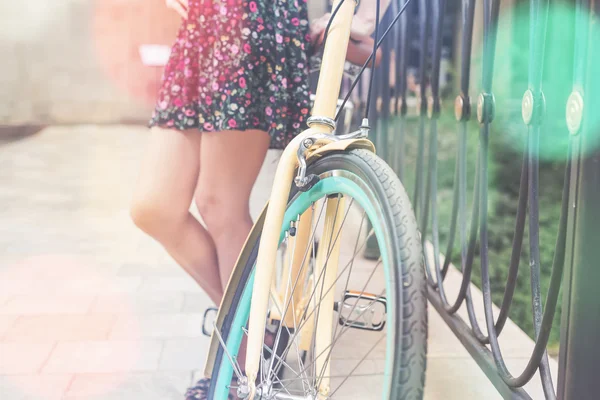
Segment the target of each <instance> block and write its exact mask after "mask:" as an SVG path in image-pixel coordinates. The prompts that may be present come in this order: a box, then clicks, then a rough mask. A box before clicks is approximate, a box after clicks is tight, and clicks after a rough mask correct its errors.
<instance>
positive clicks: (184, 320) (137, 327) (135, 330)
mask: <svg viewBox="0 0 600 400" xmlns="http://www.w3.org/2000/svg"><path fill="white" fill-rule="evenodd" d="M201 335H202V314H191V313H179V314H146V315H122V316H119V318H118V320H117V322H116V323H115V325H114V327H113V329H112V330H111V332H110V339H131V338H176V337H198V336H201Z"/></svg>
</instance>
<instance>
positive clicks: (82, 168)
mask: <svg viewBox="0 0 600 400" xmlns="http://www.w3.org/2000/svg"><path fill="white" fill-rule="evenodd" d="M145 132H146V130H145V129H144V128H134V127H123V126H116V127H97V126H77V127H67V128H65V127H52V128H47V129H45V130H43V131H41V132H40V133H39V134H37V135H34V136H31V137H28V138H26V139H23V140H20V141H14V142H9V143H5V144H3V145H1V146H0V399H2V400H25V399H27V400H34V399H35V400H50V399H52V400H67V399H68V400H76V399H77V400H84V399H85V400H91V399H98V400H116V399H119V400H150V399H152V400H154V399H156V400H171V399H173V400H180V399H182V398H183V396H182V394H183V392H184V390H185V388H186V387H187V386H188V385H189V384H190V383H191V382H192V380H193V378H194V377H197V376H198V375H199V370H201V368H202V366H203V363H204V357H205V352H206V347H207V343H208V339H207V338H205V337H203V336H202V335H201V332H200V320H201V313H202V311H203V310H204V309H205V308H206V307H207V306H209V305H210V302H209V300H208V298H207V297H206V296H205V295H204V294H203V293H202V292H201V291H200V290H199V289H198V288H197V287H196V285H195V284H194V282H193V281H192V280H191V279H190V278H188V277H187V275H185V274H184V273H183V272H182V271H181V270H180V269H179V268H178V267H177V266H176V265H175V263H174V262H173V261H171V260H170V259H169V257H168V256H167V254H166V253H165V252H164V251H163V250H162V249H161V248H160V247H159V246H158V245H157V244H156V243H154V242H153V241H152V240H150V239H148V238H147V237H145V236H144V235H142V234H141V233H139V232H138V231H137V230H136V229H135V228H134V227H133V225H132V224H131V223H130V221H129V217H128V212H127V204H128V200H129V196H130V187H131V184H132V182H133V181H134V180H135V176H136V173H137V172H136V171H137V166H138V162H139V158H140V155H141V151H142V148H143V146H144V140H145V136H144V135H145ZM276 156H277V154H269V157H268V159H267V161H266V162H265V166H264V168H263V173H262V174H261V176H260V177H259V181H258V183H257V187H256V189H255V193H254V195H253V200H252V205H251V209H252V212H253V213H254V214H256V213H258V212H259V211H260V209H261V208H262V205H263V203H264V201H265V198H266V196H267V194H268V189H269V187H270V183H271V180H272V172H273V170H274V167H275V164H274V162H275V161H276ZM429 314H430V315H429V320H430V333H429V337H430V339H429V360H428V372H427V386H426V398H427V399H444V400H449V399H457V400H458V399H461V400H462V399H486V400H487V399H495V398H499V396H498V394H497V393H496V392H495V391H494V389H493V387H492V386H491V384H490V383H489V382H488V381H487V379H486V378H485V376H484V375H483V373H482V372H481V371H480V370H479V369H478V367H477V366H476V365H475V363H474V362H473V361H472V360H471V359H470V358H469V355H468V354H467V353H466V351H465V350H464V349H463V348H462V346H461V345H460V343H459V342H458V340H457V339H456V338H454V336H453V335H452V333H451V332H450V330H449V329H448V328H447V327H446V326H445V325H444V323H443V322H442V320H441V319H440V318H439V316H437V315H436V314H435V312H434V311H433V310H432V309H431V308H430V313H429ZM504 335H507V336H506V337H507V339H508V340H507V343H505V345H507V344H510V347H511V349H512V350H511V351H510V352H509V353H510V354H509V356H512V357H514V358H513V359H511V362H514V363H515V365H517V366H518V368H522V367H523V362H525V361H526V360H525V359H524V357H526V356H527V355H528V353H529V351H530V348H531V343H530V341H528V340H527V338H526V337H524V335H523V334H522V332H520V331H519V330H518V329H517V328H516V327H515V326H514V325H512V324H508V325H507V327H506V328H505V333H504ZM534 381H535V383H537V380H536V378H534ZM534 386H535V385H534ZM538 386H539V385H538ZM363 389H364V390H366V389H365V388H363ZM537 390H539V388H537ZM538 393H539V392H538ZM534 398H536V399H537V398H539V397H536V396H534Z"/></svg>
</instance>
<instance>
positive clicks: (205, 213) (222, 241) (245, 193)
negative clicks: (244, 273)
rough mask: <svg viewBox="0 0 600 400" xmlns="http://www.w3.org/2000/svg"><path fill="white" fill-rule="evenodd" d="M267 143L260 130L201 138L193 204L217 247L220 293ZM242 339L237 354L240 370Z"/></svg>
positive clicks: (247, 222) (243, 234) (246, 229)
mask: <svg viewBox="0 0 600 400" xmlns="http://www.w3.org/2000/svg"><path fill="white" fill-rule="evenodd" d="M269 142H270V138H269V135H268V134H267V133H265V132H262V131H245V132H237V131H226V132H218V133H214V134H211V133H208V134H204V136H203V138H202V148H201V149H200V152H201V156H200V170H201V173H200V178H199V181H198V189H197V191H196V204H197V205H198V210H199V211H200V215H202V219H203V220H204V222H205V223H206V226H207V227H208V231H209V232H210V234H211V236H212V238H213V240H214V242H215V245H216V248H217V254H218V257H219V272H220V275H221V283H222V284H223V290H225V287H226V286H227V282H228V281H229V276H230V275H231V271H232V270H233V267H234V265H235V263H236V261H237V258H238V255H239V254H240V251H241V249H242V247H243V246H244V243H245V241H246V238H247V236H248V233H250V230H251V229H252V218H251V217H250V207H249V202H250V193H251V191H252V187H253V186H254V182H255V181H256V178H257V176H258V173H259V172H260V168H261V166H262V164H263V161H264V159H265V155H266V153H267V150H268V148H269ZM245 339H246V338H245V337H244V338H243V340H242V343H241V346H240V352H239V353H238V362H239V364H240V365H241V366H242V367H243V365H244V363H245V359H246V354H245V353H246V352H245V349H246V340H245Z"/></svg>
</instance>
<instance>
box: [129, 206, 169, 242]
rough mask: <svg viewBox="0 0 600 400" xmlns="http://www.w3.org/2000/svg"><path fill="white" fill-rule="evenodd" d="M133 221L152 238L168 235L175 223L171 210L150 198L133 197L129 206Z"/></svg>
mask: <svg viewBox="0 0 600 400" xmlns="http://www.w3.org/2000/svg"><path fill="white" fill-rule="evenodd" d="M129 215H130V216H131V219H132V221H133V223H134V224H135V225H136V226H137V227H138V228H140V229H141V230H142V231H144V232H146V233H147V234H148V235H150V236H153V237H154V238H160V237H163V236H164V237H168V235H169V232H171V231H172V230H173V226H174V225H176V223H177V218H176V216H175V215H174V213H173V211H172V210H169V209H168V208H167V207H163V205H162V204H161V203H160V202H158V201H154V200H152V199H150V198H135V199H134V200H133V201H132V202H131V205H130V207H129Z"/></svg>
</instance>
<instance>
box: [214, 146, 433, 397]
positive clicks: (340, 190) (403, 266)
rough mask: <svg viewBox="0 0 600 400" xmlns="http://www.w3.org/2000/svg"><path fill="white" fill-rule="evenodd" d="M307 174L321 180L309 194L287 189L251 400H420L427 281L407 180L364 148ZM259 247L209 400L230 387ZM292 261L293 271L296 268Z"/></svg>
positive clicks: (334, 156) (248, 266) (225, 334)
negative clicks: (370, 256)
mask: <svg viewBox="0 0 600 400" xmlns="http://www.w3.org/2000/svg"><path fill="white" fill-rule="evenodd" d="M307 172H308V174H314V175H316V176H318V177H319V180H318V182H317V183H316V184H314V186H312V187H311V188H310V189H309V190H307V191H304V192H300V191H299V190H298V188H296V187H295V186H294V187H293V188H292V190H291V194H290V198H289V203H288V207H287V210H286V213H285V218H284V222H283V225H282V227H281V243H280V248H279V253H280V262H279V265H278V271H277V279H276V283H275V284H274V286H273V289H272V291H271V300H270V304H269V310H270V311H269V315H268V317H267V319H266V320H265V324H264V329H265V331H266V334H265V343H264V351H263V354H262V356H261V364H260V365H261V369H260V373H259V376H258V378H257V382H256V387H257V389H258V396H257V397H258V398H261V399H273V400H275V399H298V400H300V399H321V398H334V399H421V398H422V397H423V387H424V381H425V364H426V349H427V299H426V282H425V276H424V271H423V268H422V249H421V241H420V237H419V233H418V230H417V223H416V220H415V217H414V213H413V211H412V208H411V205H410V201H409V199H408V196H407V194H406V192H405V190H404V188H403V186H402V184H401V183H400V181H399V180H398V178H397V177H396V175H395V174H394V172H393V171H392V170H391V169H390V168H389V167H388V166H387V164H385V162H384V161H383V160H381V159H380V158H378V157H377V156H376V155H374V154H373V153H371V152H369V151H366V150H352V151H349V152H339V153H331V154H328V155H326V156H324V157H323V158H321V159H319V160H317V161H315V162H314V163H312V164H311V165H309V167H308V171H307ZM367 227H369V228H368V229H367ZM302 237H303V238H305V240H301V239H300V238H302ZM373 238H375V239H376V242H377V245H378V247H379V254H380V257H379V258H378V259H377V260H366V259H364V258H363V257H362V254H363V253H364V248H365V245H366V243H367V241H369V240H372V239H373ZM258 243H259V240H256V242H255V243H249V244H248V245H249V246H251V247H253V251H251V252H249V253H248V254H249V256H248V257H247V259H246V260H244V264H245V267H244V271H243V273H242V280H241V281H240V284H239V287H238V288H237V290H236V294H235V298H234V299H233V302H232V305H231V308H230V312H229V313H228V314H227V315H226V317H225V320H224V322H223V324H222V328H221V331H220V334H221V336H222V338H223V340H224V342H225V343H226V346H227V349H226V351H225V350H224V349H223V348H222V347H221V348H219V351H218V353H217V357H216V361H215V365H214V368H213V374H212V378H211V382H212V385H211V391H210V393H209V398H210V399H218V400H224V399H227V397H228V396H229V394H230V393H234V394H235V393H236V386H237V383H236V381H235V379H234V378H235V376H234V374H233V372H234V368H233V366H232V364H231V362H230V359H229V357H230V356H233V357H235V356H237V355H238V354H241V352H243V350H240V346H241V343H243V338H244V336H245V335H246V334H247V324H248V315H249V313H250V303H251V297H252V290H253V281H254V268H255V262H256V254H257V249H258ZM294 260H300V262H296V265H299V268H295V269H294V268H291V265H294V262H293V261H294ZM232 379H233V380H232ZM243 396H244V393H243V391H240V393H239V398H244V397H243Z"/></svg>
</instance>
